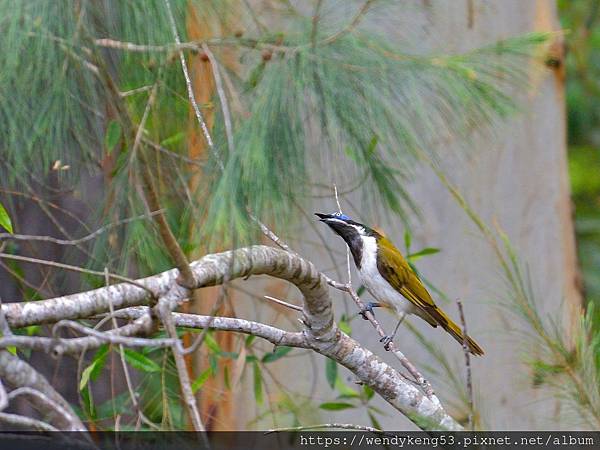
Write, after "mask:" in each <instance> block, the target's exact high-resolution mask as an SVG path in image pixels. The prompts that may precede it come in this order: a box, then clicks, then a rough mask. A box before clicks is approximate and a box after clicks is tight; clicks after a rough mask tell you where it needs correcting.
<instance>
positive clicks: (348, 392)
mask: <svg viewBox="0 0 600 450" xmlns="http://www.w3.org/2000/svg"><path fill="white" fill-rule="evenodd" d="M335 388H336V389H337V390H338V392H339V393H340V397H346V398H356V397H360V394H359V393H358V392H357V391H355V390H354V389H352V388H351V387H350V386H348V385H347V384H346V383H344V382H343V381H342V379H341V378H340V377H337V378H336V380H335Z"/></svg>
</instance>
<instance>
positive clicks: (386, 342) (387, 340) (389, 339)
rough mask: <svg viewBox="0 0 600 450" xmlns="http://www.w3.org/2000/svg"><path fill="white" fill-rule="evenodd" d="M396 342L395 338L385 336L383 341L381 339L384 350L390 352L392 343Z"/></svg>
mask: <svg viewBox="0 0 600 450" xmlns="http://www.w3.org/2000/svg"><path fill="white" fill-rule="evenodd" d="M393 340H394V338H393V337H392V336H387V335H386V336H384V337H382V338H381V339H379V342H382V343H383V348H384V349H385V350H386V351H388V352H389V351H390V344H391V343H392V341H393Z"/></svg>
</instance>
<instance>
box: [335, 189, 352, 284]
mask: <svg viewBox="0 0 600 450" xmlns="http://www.w3.org/2000/svg"><path fill="white" fill-rule="evenodd" d="M333 193H334V194H335V202H336V203H337V207H338V212H339V213H340V214H342V206H341V205H340V198H339V196H338V188H337V185H336V184H334V185H333ZM346 270H347V271H348V285H350V286H351V285H352V271H351V270H350V247H348V246H347V245H346Z"/></svg>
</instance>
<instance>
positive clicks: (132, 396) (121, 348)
mask: <svg viewBox="0 0 600 450" xmlns="http://www.w3.org/2000/svg"><path fill="white" fill-rule="evenodd" d="M104 284H105V286H107V287H108V286H109V285H110V278H109V276H108V268H107V267H105V268H104ZM108 310H109V311H110V319H111V322H112V325H113V330H114V332H115V333H118V324H117V318H116V317H115V310H114V307H113V304H112V302H111V301H109V302H108ZM151 312H152V310H151V309H148V314H147V315H145V316H142V318H145V317H148V316H150V315H151ZM139 320H140V319H136V321H139ZM136 321H134V322H133V324H136ZM138 323H139V322H138ZM119 361H120V362H121V367H122V368H123V374H124V375H125V384H126V385H127V391H128V392H129V398H130V399H131V403H132V404H133V407H134V408H135V410H136V412H137V416H138V423H139V421H140V420H141V421H142V422H144V423H146V424H147V425H149V426H150V427H151V428H155V429H157V428H158V427H157V426H156V424H154V422H152V421H151V420H150V419H148V418H147V417H146V415H145V414H144V413H143V411H142V408H141V407H140V404H139V402H138V400H137V397H136V395H135V392H134V390H133V384H132V382H131V376H130V375H129V368H128V367H127V363H126V362H125V347H124V346H123V344H119ZM113 407H114V406H113ZM119 418H120V416H117V421H118V420H119ZM158 429H160V428H158ZM115 430H118V423H117V422H115Z"/></svg>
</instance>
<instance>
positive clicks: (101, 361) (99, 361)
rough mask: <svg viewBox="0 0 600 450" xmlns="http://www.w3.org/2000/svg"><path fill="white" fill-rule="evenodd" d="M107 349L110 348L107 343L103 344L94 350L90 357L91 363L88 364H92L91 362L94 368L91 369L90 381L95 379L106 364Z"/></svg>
mask: <svg viewBox="0 0 600 450" xmlns="http://www.w3.org/2000/svg"><path fill="white" fill-rule="evenodd" d="M109 350H110V347H109V345H108V344H103V345H101V346H100V347H99V348H98V350H97V351H96V354H95V355H94V357H93V358H92V363H91V364H90V365H92V364H93V365H94V368H93V369H92V373H91V376H92V381H96V379H97V378H98V376H100V374H101V373H102V369H103V368H104V366H105V365H106V360H107V357H108V351H109Z"/></svg>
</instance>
